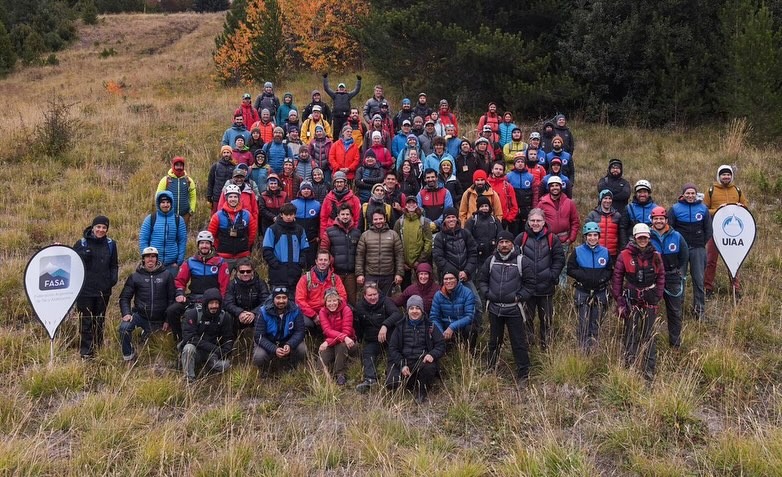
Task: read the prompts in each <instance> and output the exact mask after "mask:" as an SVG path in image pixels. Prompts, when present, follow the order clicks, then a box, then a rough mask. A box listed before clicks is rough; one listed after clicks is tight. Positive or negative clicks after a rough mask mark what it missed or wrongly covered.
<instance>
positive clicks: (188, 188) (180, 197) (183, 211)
mask: <svg viewBox="0 0 782 477" xmlns="http://www.w3.org/2000/svg"><path fill="white" fill-rule="evenodd" d="M164 190H167V191H169V192H171V195H173V196H174V203H173V204H172V207H173V210H174V213H175V214H177V215H179V216H180V217H182V218H183V219H185V225H186V226H188V227H189V226H190V217H191V216H192V215H193V214H194V213H195V210H196V184H195V181H194V180H193V179H192V178H191V177H190V175H189V174H188V173H187V171H186V170H185V158H184V157H181V156H175V157H174V158H173V159H171V169H169V170H168V173H167V174H166V175H165V176H163V178H162V179H160V182H159V183H158V185H157V190H156V191H155V194H156V196H157V193H158V192H163V191H164Z"/></svg>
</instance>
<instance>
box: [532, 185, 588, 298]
mask: <svg viewBox="0 0 782 477" xmlns="http://www.w3.org/2000/svg"><path fill="white" fill-rule="evenodd" d="M563 186H564V184H563V183H562V179H560V178H559V176H551V177H549V179H548V194H546V195H544V196H543V197H541V199H540V201H539V202H538V207H539V208H541V209H543V213H544V214H546V225H548V228H549V230H550V231H551V233H553V234H556V236H557V237H558V238H559V241H560V242H562V250H563V252H564V254H565V256H566V257H567V256H568V250H569V249H570V244H572V243H574V242H575V241H576V238H577V237H578V228H579V226H580V220H579V218H578V210H577V209H576V203H575V202H573V201H572V200H570V198H568V196H566V195H565V194H563V193H562V187H563ZM559 286H560V287H561V288H563V289H564V288H566V287H567V267H563V268H562V273H560V274H559Z"/></svg>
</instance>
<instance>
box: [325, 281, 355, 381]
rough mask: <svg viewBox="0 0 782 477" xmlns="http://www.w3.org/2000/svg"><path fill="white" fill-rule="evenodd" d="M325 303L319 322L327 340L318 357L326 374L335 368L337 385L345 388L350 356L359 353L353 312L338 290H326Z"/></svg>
mask: <svg viewBox="0 0 782 477" xmlns="http://www.w3.org/2000/svg"><path fill="white" fill-rule="evenodd" d="M324 302H325V306H324V307H323V308H321V309H320V312H319V315H320V320H319V322H320V327H321V329H322V330H323V336H325V338H326V339H325V340H324V341H323V343H321V344H320V347H319V348H318V356H319V357H320V362H321V364H323V368H324V370H325V371H326V373H327V374H328V371H329V367H331V366H333V369H334V375H336V380H337V385H338V386H344V385H345V384H347V382H348V380H347V378H346V377H345V371H346V370H347V361H348V356H349V355H350V356H355V355H356V352H357V351H358V346H356V333H355V331H353V312H352V311H351V310H350V307H349V306H347V304H346V303H345V300H344V299H343V298H342V297H341V296H340V294H339V291H337V289H336V288H329V289H328V290H326V293H325V295H324Z"/></svg>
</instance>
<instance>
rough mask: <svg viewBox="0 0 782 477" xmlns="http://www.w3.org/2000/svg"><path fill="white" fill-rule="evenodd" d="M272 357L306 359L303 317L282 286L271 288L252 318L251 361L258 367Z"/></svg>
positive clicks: (289, 359) (295, 359)
mask: <svg viewBox="0 0 782 477" xmlns="http://www.w3.org/2000/svg"><path fill="white" fill-rule="evenodd" d="M273 359H281V360H285V361H286V362H288V363H290V364H291V366H296V365H297V364H298V363H299V362H300V361H304V360H306V359H307V345H306V344H305V343H304V317H303V316H302V315H301V312H300V311H299V307H298V306H296V303H293V302H292V301H291V300H290V299H289V298H288V289H287V288H286V287H284V286H277V287H274V289H272V298H270V299H269V300H267V301H266V303H265V304H264V305H263V306H261V307H260V308H259V310H258V319H257V320H255V351H253V364H254V365H255V366H256V367H257V368H258V370H259V371H260V370H261V368H263V367H265V366H266V365H267V364H269V363H270V362H271V361H272V360H273Z"/></svg>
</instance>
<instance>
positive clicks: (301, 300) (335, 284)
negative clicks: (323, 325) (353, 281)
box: [296, 250, 348, 330]
mask: <svg viewBox="0 0 782 477" xmlns="http://www.w3.org/2000/svg"><path fill="white" fill-rule="evenodd" d="M332 288H335V289H336V290H337V293H338V294H339V297H340V299H342V301H343V302H345V303H346V302H347V299H348V294H347V292H346V291H345V285H343V284H342V279H341V278H339V276H338V275H337V274H336V273H334V270H333V269H332V268H331V254H330V253H329V252H328V251H327V250H321V251H319V252H318V257H317V258H316V259H315V266H314V267H312V269H310V270H309V271H308V272H307V273H305V274H304V275H302V276H301V278H299V282H298V283H297V284H296V304H297V305H298V306H299V309H301V314H302V315H304V326H306V327H307V329H308V330H312V329H313V328H315V325H316V324H318V314H319V313H320V309H321V308H323V305H324V303H325V302H324V301H323V297H324V296H325V294H326V291H327V290H329V289H332Z"/></svg>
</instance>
